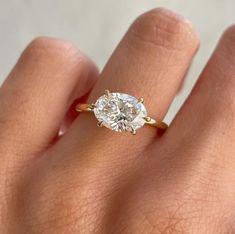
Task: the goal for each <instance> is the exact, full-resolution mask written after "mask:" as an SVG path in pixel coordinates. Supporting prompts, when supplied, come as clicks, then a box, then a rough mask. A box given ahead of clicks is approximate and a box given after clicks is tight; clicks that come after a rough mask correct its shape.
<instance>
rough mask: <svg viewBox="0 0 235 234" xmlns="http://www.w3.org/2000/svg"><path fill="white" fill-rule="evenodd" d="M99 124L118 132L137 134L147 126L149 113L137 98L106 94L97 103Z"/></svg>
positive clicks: (96, 113)
mask: <svg viewBox="0 0 235 234" xmlns="http://www.w3.org/2000/svg"><path fill="white" fill-rule="evenodd" d="M94 114H95V116H96V118H97V120H98V122H99V123H102V125H103V126H105V127H107V128H109V129H111V130H114V131H117V132H132V133H133V132H135V130H136V129H138V128H140V127H142V126H143V125H144V124H145V120H144V118H146V117H147V111H146V108H145V106H144V105H143V103H142V102H140V101H139V100H138V99H137V98H135V97H133V96H130V95H128V94H124V93H106V94H105V95H103V96H101V97H100V98H99V99H98V100H97V101H96V103H95V108H94Z"/></svg>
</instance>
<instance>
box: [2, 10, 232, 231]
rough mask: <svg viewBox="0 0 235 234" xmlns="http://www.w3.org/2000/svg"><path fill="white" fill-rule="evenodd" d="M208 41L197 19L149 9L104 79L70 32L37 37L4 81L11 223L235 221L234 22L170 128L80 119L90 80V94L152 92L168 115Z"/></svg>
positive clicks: (7, 225) (66, 226) (226, 224)
mask: <svg viewBox="0 0 235 234" xmlns="http://www.w3.org/2000/svg"><path fill="white" fill-rule="evenodd" d="M205 27H206V23H205ZM113 30H115V29H113ZM208 30H210V29H209V28H208ZM104 36H105V35H104ZM94 43H95V42H94ZM198 44H199V43H198V38H197V36H196V34H195V32H194V30H193V28H192V26H191V24H190V23H189V22H188V21H186V20H185V19H183V18H182V17H180V16H177V15H175V14H173V13H171V12H169V11H167V10H164V9H156V10H153V11H150V12H148V13H146V14H144V15H142V16H140V17H139V18H138V19H137V20H136V21H135V22H134V24H133V25H132V26H131V28H130V29H129V31H128V32H127V34H126V36H125V37H124V39H123V40H122V41H121V43H120V45H119V46H118V48H117V49H116V50H115V52H114V53H113V55H112V57H111V58H110V60H109V62H108V64H107V66H106V67H105V69H104V71H103V72H102V73H101V74H100V78H99V79H98V80H97V77H98V72H97V70H96V67H95V66H94V65H93V63H92V62H91V61H90V60H89V59H88V58H87V57H85V56H84V55H83V54H81V52H79V51H78V50H77V49H76V48H74V47H73V46H72V45H71V44H69V43H67V42H64V41H60V40H56V39H49V38H39V39H36V40H34V41H33V42H32V43H31V44H30V45H29V46H28V48H27V49H26V50H25V52H24V53H23V55H22V56H21V58H20V59H19V61H18V63H17V65H16V66H15V68H14V69H13V71H12V72H11V73H10V75H9V77H8V78H7V79H6V81H5V83H4V84H3V85H2V87H1V88H0V140H1V141H0V160H1V161H0V233H2V234H5V233H6V234H8V233H9V234H12V233H13V234H15V233H16V234H18V233H23V234H27V233H29V234H33V233H40V234H41V233H56V234H57V233H66V234H68V233H86V234H89V233H91V234H94V233H101V234H105V233H107V234H111V233H121V234H125V233H133V234H137V233H146V234H147V233H200V234H202V233H207V234H208V233H210V234H216V233H235V28H234V27H231V28H229V29H228V30H227V31H226V32H225V33H224V35H223V37H222V39H221V41H220V43H219V45H218V47H217V49H216V50H215V52H214V54H213V56H212V57H211V59H210V61H209V63H208V64H207V65H206V67H205V70H204V72H203V73H202V75H201V77H200V78H199V81H198V83H197V85H196V87H195V88H194V90H193V91H192V93H191V95H190V96H189V98H188V100H187V102H186V103H185V104H184V106H183V108H182V109H181V110H180V111H179V113H178V114H177V116H176V118H175V119H174V121H173V123H172V124H171V125H170V127H169V129H168V130H167V131H166V133H165V134H163V135H161V136H160V135H159V134H157V132H156V130H155V129H154V128H150V127H144V128H143V129H141V130H139V131H138V132H137V135H136V136H132V135H131V134H128V133H115V132H113V131H110V130H108V129H106V128H97V127H96V126H95V125H96V120H95V118H94V116H92V115H87V114H86V113H84V114H83V113H82V114H80V115H79V116H78V118H77V119H76V120H75V121H73V120H74V113H73V110H72V109H74V105H72V107H71V104H72V103H73V101H74V100H75V99H79V100H81V98H82V97H83V98H84V95H85V94H86V93H88V92H89V90H90V89H91V93H90V95H89V98H88V100H87V101H88V102H94V101H95V100H96V99H97V98H98V97H99V96H100V95H101V94H102V93H103V91H104V90H105V89H109V90H111V91H117V92H124V93H128V94H131V95H133V96H136V97H144V98H145V106H146V107H147V109H148V111H149V115H150V116H153V117H154V118H157V119H163V117H164V116H165V114H166V112H167V110H168V108H169V106H170V105H171V103H172V101H173V99H174V97H175V96H176V94H177V92H178V90H179V89H180V87H181V85H182V82H183V79H184V76H185V75H186V73H187V71H188V69H189V66H190V64H191V61H192V58H193V56H194V54H195V52H196V50H197V48H198ZM70 107H71V108H70ZM69 109H70V110H69ZM68 110H69V111H68ZM66 113H67V114H66ZM65 116H66V117H65ZM61 125H63V129H67V131H66V134H65V135H63V136H62V137H61V138H60V139H57V138H56V136H57V133H58V130H59V128H60V127H61Z"/></svg>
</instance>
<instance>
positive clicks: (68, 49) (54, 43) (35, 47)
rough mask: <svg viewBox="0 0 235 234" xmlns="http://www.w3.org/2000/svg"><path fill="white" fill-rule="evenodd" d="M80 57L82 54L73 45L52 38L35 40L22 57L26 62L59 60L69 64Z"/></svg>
mask: <svg viewBox="0 0 235 234" xmlns="http://www.w3.org/2000/svg"><path fill="white" fill-rule="evenodd" d="M78 57H81V53H80V51H79V50H78V49H77V48H76V47H75V46H74V45H73V44H72V43H70V42H67V41H64V40H61V39H56V38H50V37H37V38H35V39H34V40H33V41H32V42H31V43H30V44H29V45H28V46H27V48H26V49H25V51H24V52H23V54H22V56H21V58H22V59H24V60H25V59H31V60H36V61H40V60H46V61H50V60H51V59H53V60H54V59H55V58H57V59H61V60H63V61H64V60H66V61H68V62H71V61H75V60H76V59H77V58H78ZM74 58H75V59H74Z"/></svg>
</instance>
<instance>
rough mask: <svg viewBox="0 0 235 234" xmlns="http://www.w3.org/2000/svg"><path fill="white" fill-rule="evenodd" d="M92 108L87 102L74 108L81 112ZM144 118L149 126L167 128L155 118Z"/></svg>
mask: <svg viewBox="0 0 235 234" xmlns="http://www.w3.org/2000/svg"><path fill="white" fill-rule="evenodd" d="M94 108H95V105H94V104H87V103H80V104H78V105H77V106H76V110H77V111H78V112H83V111H86V112H93V110H94ZM144 120H145V123H146V124H148V125H150V126H153V127H156V128H159V129H162V130H166V129H167V128H168V125H167V124H166V123H164V122H161V121H157V120H155V119H152V118H151V117H146V118H144Z"/></svg>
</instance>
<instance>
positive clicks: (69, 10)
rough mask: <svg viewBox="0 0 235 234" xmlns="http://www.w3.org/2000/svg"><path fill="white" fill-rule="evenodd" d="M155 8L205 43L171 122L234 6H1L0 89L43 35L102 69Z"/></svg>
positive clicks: (92, 1) (132, 0) (83, 2)
mask: <svg viewBox="0 0 235 234" xmlns="http://www.w3.org/2000/svg"><path fill="white" fill-rule="evenodd" d="M155 7H167V8H169V9H172V10H174V11H177V12H178V13H180V14H182V15H184V16H185V17H187V18H188V19H190V20H191V21H192V22H193V24H194V26H195V28H196V29H197V31H198V33H199V36H200V38H201V48H200V51H199V53H198V54H197V56H196V58H195V60H194V64H193V66H192V68H191V70H190V73H189V75H188V78H187V81H186V84H185V87H184V90H183V91H182V92H181V94H180V95H179V96H178V97H177V98H176V100H175V102H174V103H173V105H172V107H171V109H170V111H169V113H168V115H167V118H166V119H167V121H168V122H169V121H170V120H171V119H172V118H173V116H174V115H175V113H176V111H177V110H178V108H179V107H180V106H181V105H182V103H183V101H184V100H185V98H186V97H187V95H188V94H189V92H190V90H191V88H192V86H193V85H194V83H195V81H196V79H197V77H198V75H199V74H200V72H201V70H202V69H203V65H204V64H205V62H206V61H207V59H208V58H209V56H210V54H211V52H212V50H213V48H214V47H215V45H216V43H217V41H218V39H219V37H220V35H221V33H222V32H223V31H224V29H225V28H226V27H228V26H229V25H231V24H233V22H234V21H235V0H165V1H164V0H159V1H153V0H145V1H143V0H118V1H117V0H64V1H62V0H58V1H56V0H54V1H53V0H40V1H39V0H37V1H36V0H7V1H6V0H0V39H1V43H0V84H1V83H2V82H3V80H4V79H5V77H6V76H7V74H8V72H9V70H10V69H11V68H12V66H13V65H14V64H15V62H16V60H17V58H18V56H19V55H20V53H21V52H22V50H23V49H24V48H25V46H26V45H27V44H28V43H29V42H30V41H31V40H32V39H33V38H34V37H37V36H41V35H47V36H53V37H60V38H64V39H66V40H69V41H71V42H73V43H74V44H75V45H76V46H77V47H79V48H80V49H81V50H83V51H84V52H86V53H87V54H88V55H89V56H90V57H91V58H92V59H93V60H94V61H95V62H96V63H97V64H98V66H99V67H100V69H102V67H103V66H104V64H105V62H106V61H107V59H108V58H109V56H110V54H111V53H112V51H113V49H114V48H115V47H116V45H117V43H118V42H119V40H120V39H121V37H122V36H123V34H124V33H125V31H126V30H127V28H128V27H129V25H130V24H131V22H132V21H133V20H134V19H135V18H136V17H137V16H138V15H139V14H141V13H143V12H145V11H147V10H149V9H152V8H155ZM234 43H235V42H234Z"/></svg>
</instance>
